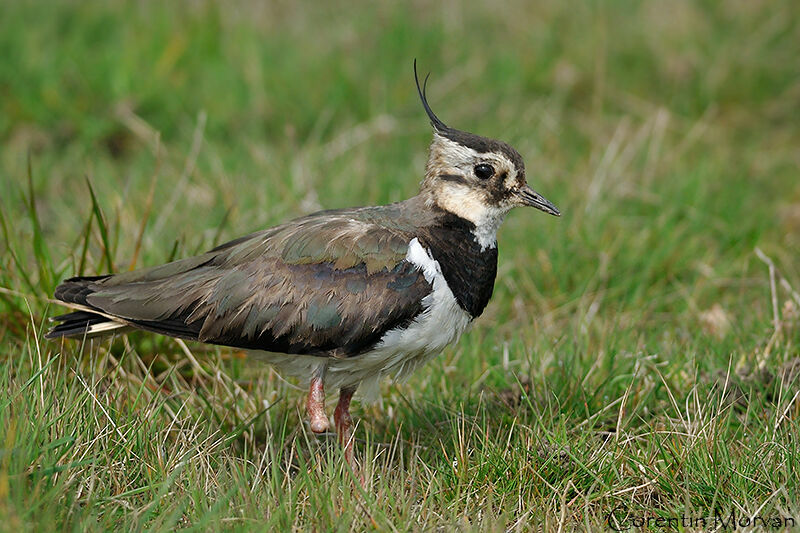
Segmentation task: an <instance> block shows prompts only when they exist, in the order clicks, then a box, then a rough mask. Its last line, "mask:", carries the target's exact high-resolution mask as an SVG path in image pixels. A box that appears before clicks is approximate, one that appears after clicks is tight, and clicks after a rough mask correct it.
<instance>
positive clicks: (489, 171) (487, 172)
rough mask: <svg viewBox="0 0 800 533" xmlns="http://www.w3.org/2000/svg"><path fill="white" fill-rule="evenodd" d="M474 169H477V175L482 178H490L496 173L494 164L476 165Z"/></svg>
mask: <svg viewBox="0 0 800 533" xmlns="http://www.w3.org/2000/svg"><path fill="white" fill-rule="evenodd" d="M473 170H474V171H475V175H476V176H478V177H479V178H480V179H482V180H488V179H489V178H491V177H492V176H493V175H494V169H493V168H492V165H487V164H486V163H481V164H480V165H475V168H474V169H473Z"/></svg>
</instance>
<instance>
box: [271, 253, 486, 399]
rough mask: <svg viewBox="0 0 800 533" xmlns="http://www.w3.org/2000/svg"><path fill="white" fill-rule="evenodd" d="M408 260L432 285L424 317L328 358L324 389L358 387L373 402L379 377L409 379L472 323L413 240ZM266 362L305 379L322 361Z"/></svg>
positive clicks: (290, 358) (285, 358) (274, 357)
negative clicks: (357, 351)
mask: <svg viewBox="0 0 800 533" xmlns="http://www.w3.org/2000/svg"><path fill="white" fill-rule="evenodd" d="M406 260H407V261H408V262H410V263H412V264H414V265H416V266H417V267H418V268H419V269H420V270H421V271H422V273H423V275H424V276H425V279H426V280H427V281H428V283H430V284H431V285H432V286H433V290H432V291H431V293H430V294H428V295H427V296H425V298H423V300H422V309H423V311H422V313H420V314H419V315H418V316H417V317H416V318H415V319H414V320H413V321H412V322H411V324H409V325H408V326H405V327H398V328H395V329H392V330H390V331H387V332H386V333H385V334H384V336H383V337H382V338H381V340H380V341H379V342H378V343H377V344H376V345H375V347H374V348H373V349H372V350H370V351H369V352H367V353H365V354H362V355H359V356H355V357H349V358H346V359H333V358H330V359H328V360H327V368H326V369H325V387H326V388H327V389H328V390H329V391H333V390H335V389H336V388H340V387H350V386H359V392H360V395H361V396H362V397H363V398H364V399H366V400H368V401H369V400H374V399H375V398H377V396H378V391H379V389H378V385H379V383H380V379H381V378H382V377H384V376H393V377H394V378H395V379H397V380H405V379H407V378H408V377H409V376H410V375H411V374H412V373H413V372H414V370H416V369H417V368H419V367H420V366H421V365H423V364H424V363H426V362H427V361H429V360H430V359H431V358H432V357H433V356H435V355H437V354H439V353H440V352H441V351H442V349H443V348H444V347H445V346H447V345H448V344H451V343H453V342H455V341H457V340H458V338H459V337H460V336H461V334H462V333H463V332H464V330H466V329H467V326H469V323H470V322H471V321H472V317H471V316H470V315H469V313H467V312H466V311H464V310H463V309H462V308H461V307H460V306H459V305H458V301H457V300H456V298H455V296H453V292H452V291H451V290H450V287H448V286H447V281H446V280H445V278H444V275H442V269H441V267H440V266H439V263H438V262H437V261H436V260H435V259H433V257H432V256H431V254H430V252H429V251H428V250H426V249H425V248H423V247H422V245H421V244H420V243H419V240H417V239H416V238H414V239H412V240H411V242H409V244H408V252H407V253H406ZM267 360H268V361H269V362H270V363H272V364H273V365H275V366H277V367H278V368H279V369H281V370H284V371H286V372H287V373H290V374H292V375H295V376H297V377H300V378H306V379H308V378H309V377H310V376H311V373H312V372H313V371H314V369H315V368H316V367H318V366H319V365H320V362H321V361H320V358H319V357H312V356H302V355H282V354H269V355H268V356H267Z"/></svg>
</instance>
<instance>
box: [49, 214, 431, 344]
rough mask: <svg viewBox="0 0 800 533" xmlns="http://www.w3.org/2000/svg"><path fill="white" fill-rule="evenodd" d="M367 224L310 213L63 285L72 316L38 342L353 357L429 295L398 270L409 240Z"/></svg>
mask: <svg viewBox="0 0 800 533" xmlns="http://www.w3.org/2000/svg"><path fill="white" fill-rule="evenodd" d="M376 215H377V213H376V212H375V211H374V209H373V208H363V209H357V210H348V211H334V212H326V213H320V214H317V215H311V216H309V217H306V218H304V219H299V220H297V221H295V222H293V223H290V224H287V225H284V226H278V227H276V228H272V229H269V230H266V231H263V232H260V233H255V234H252V235H249V236H247V237H243V238H241V239H237V240H235V241H231V242H230V243H227V244H224V245H222V246H220V247H218V248H215V249H214V250H212V251H210V252H208V253H206V254H204V255H201V256H197V257H192V258H188V259H183V260H180V261H176V262H173V263H168V264H166V265H162V266H158V267H154V268H149V269H144V270H139V271H134V272H126V273H121V274H116V275H110V276H100V277H92V278H72V279H69V280H66V281H65V282H64V283H63V284H62V285H60V286H59V287H58V288H57V289H56V298H58V299H60V300H62V301H64V302H65V303H67V304H70V305H72V306H73V307H75V308H77V309H79V312H78V313H70V314H68V315H64V316H63V317H58V318H57V320H61V321H62V323H61V324H59V325H58V326H56V327H55V328H53V329H52V330H51V331H50V333H49V334H48V336H49V337H51V338H52V337H59V336H79V335H81V334H85V333H86V332H89V333H94V332H104V331H108V330H109V329H112V328H113V327H114V324H118V325H119V327H124V326H133V327H136V328H140V329H145V330H149V331H153V332H156V333H162V334H165V335H170V336H174V337H180V338H185V339H191V340H198V341H202V342H207V343H212V344H221V345H226V346H236V347H241V348H250V349H260V350H266V351H273V352H282V353H297V354H308V355H329V356H337V357H347V356H351V355H357V354H359V353H362V352H364V351H366V350H368V349H369V348H370V347H371V346H373V345H374V344H375V343H376V342H378V340H380V338H381V337H382V336H383V334H384V333H385V332H386V331H388V330H390V329H393V328H396V327H399V326H403V325H405V324H407V323H409V322H411V321H412V320H413V319H414V318H415V317H416V316H417V315H418V314H419V313H420V312H421V311H422V299H423V298H424V297H425V296H426V295H427V294H429V293H430V291H431V286H430V284H429V283H428V282H427V281H426V280H425V278H424V276H423V274H422V272H420V271H419V270H418V269H417V268H416V267H415V266H414V265H413V264H411V263H409V262H407V261H406V260H405V255H406V251H407V246H408V242H409V241H410V240H411V239H412V238H413V235H412V234H410V232H409V229H408V228H406V227H402V226H400V225H397V224H395V226H393V227H386V226H385V225H381V224H380V223H378V222H377V220H378V217H377V216H376ZM80 313H83V315H81V314H80ZM82 321H83V322H82ZM109 323H110V324H109ZM82 324H85V326H84V327H83V329H82V328H81V325H82Z"/></svg>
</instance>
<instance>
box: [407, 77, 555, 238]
mask: <svg viewBox="0 0 800 533" xmlns="http://www.w3.org/2000/svg"><path fill="white" fill-rule="evenodd" d="M414 78H415V80H416V82H417V91H418V92H419V97H420V99H421V100H422V105H423V107H424V108H425V112H426V113H427V114H428V118H430V121H431V125H432V126H433V142H432V143H431V146H430V155H429V157H428V164H427V167H426V169H425V179H424V180H423V182H422V186H421V192H422V193H423V194H425V195H426V196H427V198H428V201H429V202H431V203H433V204H436V205H438V206H439V207H440V208H442V209H444V210H446V211H449V212H451V213H453V214H455V215H457V216H459V217H461V218H464V219H466V220H469V221H470V222H472V223H474V224H475V225H476V226H478V227H481V226H482V225H490V226H495V229H496V226H499V224H500V222H502V220H503V218H504V217H505V215H506V213H508V211H510V210H511V209H512V208H514V207H522V206H530V207H535V208H537V209H540V210H542V211H544V212H545V213H550V214H551V215H556V216H560V214H561V213H560V212H559V211H558V209H557V208H556V206H554V205H553V204H552V203H550V201H548V200H547V199H545V198H544V197H543V196H542V195H540V194H539V193H537V192H536V191H534V190H533V189H532V188H531V187H530V185H528V183H527V181H526V180H525V163H524V162H523V161H522V157H521V156H520V155H519V153H518V152H517V151H516V150H515V149H514V148H512V147H511V146H509V145H508V144H506V143H504V142H502V141H497V140H494V139H487V138H486V137H481V136H480V135H475V134H473V133H468V132H466V131H460V130H457V129H454V128H451V127H449V126H447V125H446V124H445V123H444V122H442V121H441V120H440V119H439V117H437V116H436V114H434V112H433V111H432V110H431V108H430V106H429V105H428V100H427V98H426V96H425V87H426V85H427V81H428V78H427V76H426V78H425V81H424V82H423V84H422V87H420V84H419V78H418V77H417V68H416V62H415V63H414Z"/></svg>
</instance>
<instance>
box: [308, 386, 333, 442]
mask: <svg viewBox="0 0 800 533" xmlns="http://www.w3.org/2000/svg"><path fill="white" fill-rule="evenodd" d="M306 412H307V413H308V422H309V425H310V426H311V431H313V432H314V433H325V432H326V431H327V430H328V427H329V425H330V424H329V422H328V416H327V415H326V414H325V388H324V386H323V384H322V378H321V377H316V376H315V377H313V378H311V385H310V387H309V390H308V399H307V400H306Z"/></svg>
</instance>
